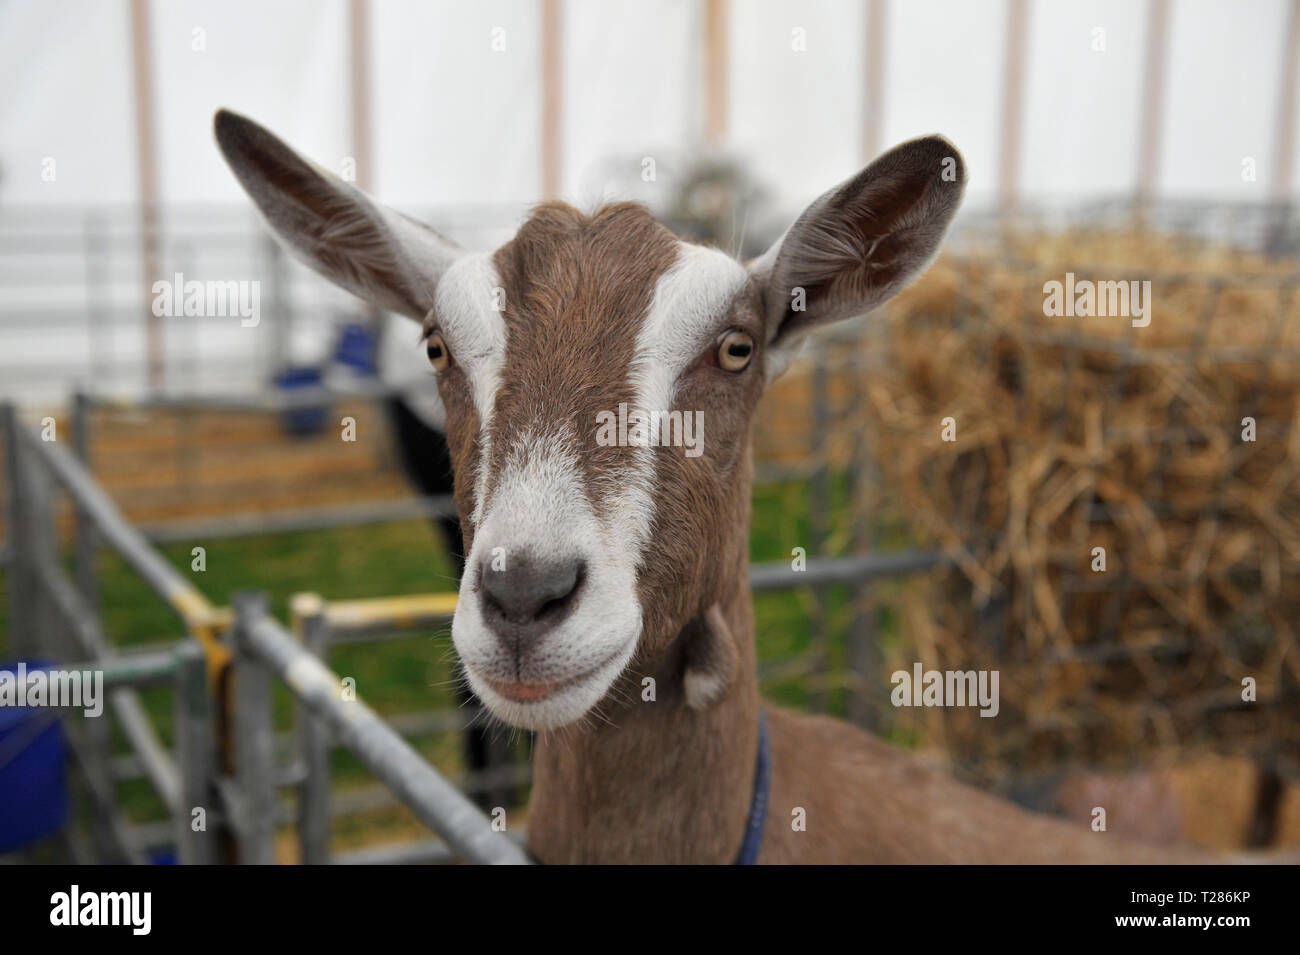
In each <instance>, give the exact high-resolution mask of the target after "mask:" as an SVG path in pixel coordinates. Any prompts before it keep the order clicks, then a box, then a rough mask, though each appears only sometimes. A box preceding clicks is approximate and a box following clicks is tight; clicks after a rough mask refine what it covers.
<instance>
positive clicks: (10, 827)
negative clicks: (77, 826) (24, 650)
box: [0, 661, 68, 853]
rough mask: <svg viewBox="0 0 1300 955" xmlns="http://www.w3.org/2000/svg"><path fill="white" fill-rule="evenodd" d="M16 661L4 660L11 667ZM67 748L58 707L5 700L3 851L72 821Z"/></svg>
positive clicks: (0, 719) (0, 764)
mask: <svg viewBox="0 0 1300 955" xmlns="http://www.w3.org/2000/svg"><path fill="white" fill-rule="evenodd" d="M44 665H45V664H43V663H41V662H39V661H36V662H29V663H28V664H27V666H28V668H29V669H31V668H32V667H37V666H44ZM15 667H16V664H12V663H10V664H0V670H7V671H9V672H10V673H14V672H15ZM67 749H68V743H67V739H66V737H65V736H64V734H63V722H62V721H61V720H60V719H59V718H58V710H55V709H53V708H49V707H28V706H23V707H18V706H0V853H5V852H12V851H13V850H15V849H20V848H22V847H23V846H25V845H29V844H30V843H33V842H35V841H36V840H38V839H41V838H43V837H45V836H48V835H50V834H51V833H54V832H58V831H59V830H60V829H62V828H63V826H64V824H65V823H66V822H67V820H68V777H67V761H66V756H67Z"/></svg>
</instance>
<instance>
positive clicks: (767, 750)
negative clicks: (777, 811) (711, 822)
mask: <svg viewBox="0 0 1300 955" xmlns="http://www.w3.org/2000/svg"><path fill="white" fill-rule="evenodd" d="M771 789H772V747H771V745H770V744H769V743H768V741H767V720H766V719H764V718H763V712H762V710H760V711H759V713H758V765H757V766H756V767H754V795H753V796H752V797H751V798H750V801H749V822H748V823H747V824H746V825H745V841H744V842H742V843H741V844H740V854H739V855H737V856H736V862H735V864H736V865H755V864H757V862H758V850H759V849H761V848H763V824H764V823H765V822H766V821H767V797H768V794H769V792H770V791H771Z"/></svg>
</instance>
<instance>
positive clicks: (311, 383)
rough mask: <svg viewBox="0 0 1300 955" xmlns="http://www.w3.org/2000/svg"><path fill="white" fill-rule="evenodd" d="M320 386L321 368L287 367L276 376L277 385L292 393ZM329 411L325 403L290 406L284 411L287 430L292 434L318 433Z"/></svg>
mask: <svg viewBox="0 0 1300 955" xmlns="http://www.w3.org/2000/svg"><path fill="white" fill-rule="evenodd" d="M320 386H321V373H320V369H319V368H306V367H304V368H286V369H285V370H284V371H282V372H280V374H278V375H276V376H275V387H276V388H278V389H280V390H281V391H283V392H286V393H287V394H290V395H292V394H293V393H294V392H295V391H304V390H308V389H311V388H319V387H320ZM328 411H329V409H328V408H327V407H326V406H325V405H323V404H322V405H309V406H302V407H296V408H289V409H288V410H287V411H285V412H284V419H283V420H284V427H285V430H286V431H288V432H289V433H290V434H300V435H306V434H317V433H319V432H320V431H321V430H323V429H324V427H325V417H326V414H327V413H328Z"/></svg>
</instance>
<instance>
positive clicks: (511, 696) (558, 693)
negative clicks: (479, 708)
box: [465, 633, 637, 731]
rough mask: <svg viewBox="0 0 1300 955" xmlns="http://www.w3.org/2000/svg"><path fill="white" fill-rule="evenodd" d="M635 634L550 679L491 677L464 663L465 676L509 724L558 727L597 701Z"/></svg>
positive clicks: (629, 652) (621, 665)
mask: <svg viewBox="0 0 1300 955" xmlns="http://www.w3.org/2000/svg"><path fill="white" fill-rule="evenodd" d="M636 642H637V641H636V634H635V633H634V634H632V638H631V639H629V640H627V641H626V642H625V643H623V644H622V645H620V646H619V647H617V648H616V649H615V650H614V651H613V652H612V653H610V654H609V655H608V656H606V657H605V658H604V659H603V660H602V661H601V662H600V663H599V664H597V665H596V666H594V667H590V668H587V669H584V670H583V671H582V672H580V673H576V674H574V675H572V676H566V677H563V678H561V679H559V680H554V681H551V682H545V683H542V682H524V681H520V680H510V679H505V680H502V679H494V678H492V677H489V676H487V675H486V674H484V673H482V672H476V669H475V667H474V666H473V665H472V664H468V663H467V664H466V666H465V675H466V676H467V677H468V678H469V682H470V686H471V687H473V689H474V691H475V692H476V693H477V694H478V695H479V698H480V699H481V700H482V701H483V703H484V705H485V706H486V707H487V709H488V710H489V711H490V712H491V713H492V714H493V715H495V716H496V717H497V718H498V719H500V720H502V721H503V722H505V723H509V724H510V725H511V726H518V727H522V728H524V729H531V730H543V731H544V730H552V729H558V728H559V727H561V726H565V725H567V724H569V723H573V722H575V721H577V720H579V719H581V718H582V717H583V716H584V715H585V714H586V713H587V711H588V710H590V709H591V708H592V707H593V706H595V705H596V704H597V703H599V702H600V701H601V699H603V698H604V696H605V694H606V693H607V692H608V691H609V689H610V687H611V686H613V684H614V681H615V680H616V679H617V678H618V676H619V674H620V673H622V671H623V668H624V667H625V666H627V664H628V661H629V660H630V659H631V657H632V654H633V652H634V651H635V649H636Z"/></svg>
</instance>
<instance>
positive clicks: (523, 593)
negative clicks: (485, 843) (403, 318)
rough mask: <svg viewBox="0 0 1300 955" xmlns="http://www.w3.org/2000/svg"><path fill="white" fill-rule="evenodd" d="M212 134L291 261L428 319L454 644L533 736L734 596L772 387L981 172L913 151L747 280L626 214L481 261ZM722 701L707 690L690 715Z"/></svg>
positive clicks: (865, 176)
mask: <svg viewBox="0 0 1300 955" xmlns="http://www.w3.org/2000/svg"><path fill="white" fill-rule="evenodd" d="M216 133H217V139H218V141H219V143H220V146H221V149H222V152H223V153H224V154H225V157H226V159H227V161H228V162H229V163H230V165H231V167H232V168H233V169H234V171H235V174H236V175H237V176H238V178H239V180H240V182H241V183H243V185H244V188H245V189H246V190H247V191H248V193H249V194H250V195H251V196H252V198H253V199H254V201H255V202H256V203H257V205H258V207H259V208H260V209H261V211H262V213H263V215H264V216H265V217H266V219H267V221H268V222H269V224H270V226H271V228H272V229H273V230H274V231H275V232H276V234H277V235H278V236H279V238H280V239H281V240H282V241H283V242H284V244H285V245H287V247H288V248H289V249H290V250H291V251H292V252H293V253H294V254H295V255H296V256H297V257H299V258H300V259H302V260H303V261H304V262H306V263H307V264H308V265H309V266H311V267H312V268H314V269H316V270H317V271H319V272H321V273H323V274H324V275H325V276H327V277H328V278H330V279H332V280H333V281H335V282H337V283H338V284H340V285H342V286H343V287H344V288H346V289H348V290H350V291H351V292H353V293H355V294H357V295H359V296H360V297H362V298H364V299H366V300H368V301H370V302H372V303H374V304H376V305H379V306H381V307H383V308H387V309H391V310H394V311H397V312H400V313H402V314H404V315H407V316H409V317H410V318H412V319H414V320H415V321H417V322H421V323H423V332H424V335H423V339H422V344H419V345H417V341H418V337H417V336H416V335H414V334H413V335H412V347H423V348H425V349H426V350H427V353H428V357H429V360H430V363H431V364H432V366H433V368H434V369H435V370H436V374H437V378H438V390H439V393H440V394H441V396H442V401H443V404H444V406H445V408H446V420H447V435H448V442H449V445H450V448H451V454H452V460H453V462H454V466H455V485H456V500H457V507H458V510H459V511H460V514H461V517H462V525H463V527H464V534H465V548H466V550H465V553H466V554H467V560H466V565H465V573H464V578H463V580H462V581H461V589H460V604H459V606H458V608H457V611H456V617H455V621H454V623H453V627H452V635H453V640H454V642H455V644H456V649H457V651H458V652H459V654H460V656H461V659H462V661H463V662H464V664H465V667H466V671H467V673H468V676H469V679H470V682H471V684H472V685H473V687H474V689H475V690H476V691H477V692H478V693H479V695H480V696H481V697H482V699H483V700H484V702H485V703H486V704H487V706H488V707H489V708H490V709H491V710H492V711H493V712H494V713H495V714H496V715H497V716H499V717H501V718H502V719H504V720H506V721H507V722H509V723H512V724H515V725H518V726H525V727H530V728H536V729H548V728H553V727H557V726H562V725H565V724H567V723H570V722H573V721H575V720H577V719H579V718H580V717H582V716H583V714H585V713H586V712H587V711H588V710H590V709H591V708H592V707H593V706H595V705H596V704H597V703H598V702H600V701H601V700H602V698H604V697H605V696H606V695H607V694H608V693H610V691H611V689H612V688H613V687H614V684H615V682H616V680H617V679H618V678H619V676H620V674H622V673H623V672H624V670H625V669H627V668H628V665H629V663H631V662H632V661H633V660H634V658H635V659H636V660H638V661H639V662H642V663H645V664H646V665H647V668H648V667H649V666H652V665H654V663H655V661H657V660H658V659H660V658H661V657H663V655H664V654H665V653H666V652H667V650H668V648H669V647H670V646H671V645H672V644H673V641H674V639H675V638H676V637H677V635H678V634H679V633H681V632H682V631H683V630H684V629H685V628H686V627H687V626H688V624H690V623H691V622H692V621H696V620H699V619H702V618H705V617H706V616H708V614H707V612H708V610H709V608H710V607H711V606H713V605H714V604H715V603H716V602H717V601H718V600H719V599H720V598H722V597H724V596H727V594H725V593H724V590H725V589H726V588H727V587H728V586H731V585H734V584H735V583H736V575H737V574H738V573H743V570H744V553H745V547H746V541H745V535H746V531H747V526H748V521H747V515H748V507H749V499H748V498H749V446H750V442H749V425H750V419H751V416H752V413H753V410H754V407H755V405H756V403H757V401H758V398H759V395H760V394H761V393H762V391H763V388H764V385H765V384H766V383H767V382H768V381H770V380H772V378H774V377H775V376H776V375H778V374H780V372H781V371H782V370H783V369H784V368H785V367H786V365H787V364H788V363H789V361H790V359H791V357H792V356H793V354H794V353H795V352H796V351H797V349H798V347H799V346H800V344H801V343H802V341H803V338H804V336H805V335H806V333H807V332H808V331H809V330H810V329H812V328H814V327H816V326H818V325H821V324H825V323H828V322H832V321H836V320H839V319H844V318H849V317H851V316H854V315H858V314H861V313H863V312H866V311H868V310H869V309H871V308H873V307H875V306H876V305H879V304H880V303H881V302H883V301H884V300H885V299H887V298H889V297H890V296H892V295H893V294H895V293H896V292H898V291H899V290H900V289H901V288H903V286H904V285H906V284H907V282H908V281H910V280H911V279H913V278H915V277H916V276H917V275H918V274H920V272H921V271H922V270H923V269H924V268H925V266H926V264H927V263H928V262H929V261H930V259H931V258H932V257H933V256H934V255H935V253H936V252H937V251H938V248H939V245H940V243H941V241H942V239H943V235H944V233H945V231H946V229H947V227H948V224H949V222H950V221H951V219H952V216H953V214H954V213H955V211H956V209H957V206H958V203H959V202H960V200H961V194H962V189H963V187H964V180H965V174H964V168H963V165H962V161H961V157H960V156H959V155H958V153H957V151H956V149H954V148H953V147H952V145H951V144H949V143H948V142H947V141H946V140H943V139H941V138H938V137H931V138H926V139H917V140H913V141H912V142H909V143H905V144H903V145H902V146H899V147H897V148H895V149H893V150H891V151H890V152H888V153H886V154H885V155H883V156H882V157H880V158H879V159H877V160H876V161H875V162H873V163H872V164H871V165H870V166H868V167H867V168H866V169H864V170H863V171H862V172H860V173H858V174H857V175H856V176H854V177H853V178H852V179H850V180H848V181H847V182H845V183H843V184H842V185H840V186H838V187H836V188H835V189H832V190H831V191H830V192H828V193H826V194H825V195H823V196H822V197H821V198H820V199H818V200H817V201H816V202H814V203H813V204H812V205H811V206H810V207H809V208H808V209H807V211H805V212H804V213H803V215H802V216H800V217H799V219H798V220H797V221H796V222H795V223H794V225H793V226H792V227H791V228H790V229H789V230H788V231H787V232H786V234H785V236H784V237H783V238H782V239H781V240H780V241H778V242H777V243H776V244H775V245H774V246H773V247H772V249H771V250H770V251H769V252H768V253H767V254H765V255H763V256H762V257H761V258H759V259H758V260H756V261H754V262H752V263H749V264H748V265H745V264H741V263H740V262H738V261H736V260H735V259H733V258H731V257H730V256H728V255H726V254H724V253H722V252H719V251H717V250H715V249H711V248H705V247H703V246H698V245H691V244H688V243H685V242H682V241H679V240H678V239H677V238H675V237H674V236H673V234H672V233H671V232H669V231H668V230H667V229H666V228H664V227H663V226H662V225H660V224H659V223H658V222H657V221H656V220H655V219H654V218H653V217H652V216H651V215H650V214H649V212H647V211H646V210H645V209H644V208H642V207H640V206H636V205H630V204H621V205H614V206H608V207H605V208H603V209H601V210H599V211H597V212H596V213H595V214H593V215H591V216H587V215H583V214H581V213H579V212H577V211H575V210H574V209H572V208H570V207H568V206H565V205H562V204H546V205H543V206H541V207H540V208H538V209H537V210H536V211H535V212H534V213H533V215H532V216H531V217H530V218H529V219H528V220H527V221H526V222H525V223H524V224H523V225H522V226H521V227H520V229H519V231H518V233H517V234H516V235H515V237H514V238H513V239H512V240H511V241H509V242H508V243H506V244H505V245H504V246H502V247H501V248H499V249H497V250H496V251H495V252H492V253H486V254H483V253H469V252H465V251H463V250H461V249H460V248H458V247H457V246H455V245H454V244H453V243H451V242H449V241H448V240H446V239H444V238H443V237H441V236H439V235H438V234H437V233H435V232H433V231H430V230H429V229H427V228H425V227H423V226H421V225H419V224H417V223H415V222H413V221H412V220H409V219H407V218H405V217H404V216H401V215H399V214H397V213H395V212H392V211H389V210H387V209H384V208H382V207H380V206H378V205H376V204H375V203H373V202H372V201H371V200H370V199H369V198H367V197H366V196H365V195H364V194H363V193H361V192H359V191H357V190H356V189H354V188H353V187H351V186H349V185H348V184H346V183H344V182H342V181H341V180H339V179H338V178H336V177H335V176H332V175H331V174H329V173H327V172H324V171H323V170H320V169H319V168H317V167H315V166H313V165H312V164H310V163H308V162H307V161H305V160H304V159H302V158H300V157H299V156H298V155H296V154H295V153H294V152H293V151H292V150H290V149H289V148H288V147H287V146H285V145H284V144H283V143H281V142H280V141H279V140H278V139H276V138H275V137H274V136H272V135H271V134H270V133H268V132H267V131H266V130H264V129H262V128H261V127H259V126H257V125H256V124H254V123H252V122H250V121H249V120H246V119H243V118H242V117H239V116H236V115H234V114H231V113H227V112H222V113H219V114H218V115H217V119H216ZM688 681H689V674H688ZM688 690H689V682H688ZM724 690H725V681H710V680H708V679H705V680H703V681H699V682H697V685H696V691H695V696H696V699H695V700H693V701H692V702H694V703H696V704H697V705H702V704H707V703H708V702H710V701H711V697H714V696H717V695H718V694H719V693H721V692H723V691H724ZM688 700H690V693H689V692H688Z"/></svg>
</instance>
